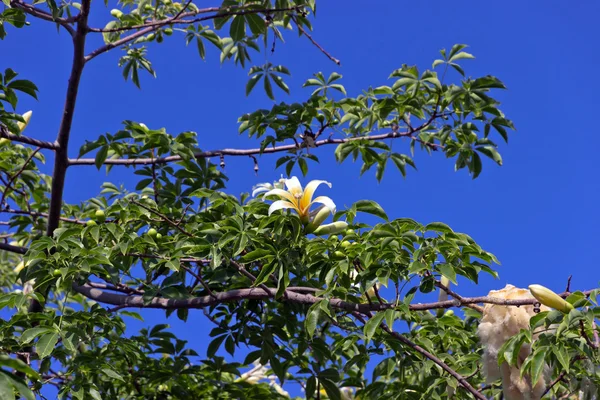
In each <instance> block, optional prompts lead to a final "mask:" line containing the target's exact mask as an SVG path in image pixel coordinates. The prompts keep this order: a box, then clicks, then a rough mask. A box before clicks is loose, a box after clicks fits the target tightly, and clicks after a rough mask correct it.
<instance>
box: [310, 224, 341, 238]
mask: <svg viewBox="0 0 600 400" xmlns="http://www.w3.org/2000/svg"><path fill="white" fill-rule="evenodd" d="M346 228H348V224H347V223H346V222H345V221H336V222H333V223H331V224H327V225H321V226H319V227H318V228H317V229H316V230H315V231H314V232H313V233H314V234H315V235H317V236H320V235H331V234H336V233H340V232H343V231H345V230H346Z"/></svg>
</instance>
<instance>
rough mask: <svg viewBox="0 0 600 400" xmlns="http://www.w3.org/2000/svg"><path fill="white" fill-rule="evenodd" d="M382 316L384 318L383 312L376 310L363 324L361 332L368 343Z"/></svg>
mask: <svg viewBox="0 0 600 400" xmlns="http://www.w3.org/2000/svg"><path fill="white" fill-rule="evenodd" d="M384 318H385V313H384V312H378V313H377V314H375V315H374V316H373V317H372V318H371V319H369V320H368V321H367V323H366V324H365V326H364V328H363V333H364V335H365V342H366V343H369V342H370V341H371V339H372V338H373V335H375V331H376V330H377V328H378V327H379V325H381V321H383V319H384Z"/></svg>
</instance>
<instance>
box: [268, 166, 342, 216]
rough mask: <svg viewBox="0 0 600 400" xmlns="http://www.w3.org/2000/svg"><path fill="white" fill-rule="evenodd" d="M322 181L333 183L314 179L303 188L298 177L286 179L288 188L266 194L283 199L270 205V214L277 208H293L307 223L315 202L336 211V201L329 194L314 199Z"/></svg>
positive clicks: (272, 190) (276, 189)
mask: <svg viewBox="0 0 600 400" xmlns="http://www.w3.org/2000/svg"><path fill="white" fill-rule="evenodd" d="M322 183H324V184H326V185H327V186H329V187H331V183H329V182H326V181H319V180H314V181H310V182H309V183H308V185H306V188H304V189H303V188H302V185H301V184H300V181H299V180H298V178H296V177H295V176H293V177H292V178H291V179H286V180H285V186H286V187H287V190H283V189H279V188H274V189H271V190H270V191H268V192H267V193H265V194H264V196H265V197H267V196H278V197H279V198H280V199H281V200H277V201H275V202H274V203H273V204H271V206H270V207H269V215H271V214H272V213H273V212H275V211H277V210H282V209H291V210H295V211H296V212H297V213H298V216H299V217H300V220H301V221H302V223H304V224H307V223H309V221H310V217H311V212H310V207H311V206H312V205H313V204H315V203H320V204H323V206H325V207H327V209H329V212H331V213H335V209H336V207H335V203H334V202H333V200H331V199H330V198H329V197H327V196H319V197H316V198H314V199H313V195H314V193H315V190H316V189H317V187H319V185H321V184H322Z"/></svg>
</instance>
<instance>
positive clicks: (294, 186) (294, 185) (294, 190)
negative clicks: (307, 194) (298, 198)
mask: <svg viewBox="0 0 600 400" xmlns="http://www.w3.org/2000/svg"><path fill="white" fill-rule="evenodd" d="M285 186H286V187H287V190H288V192H290V193H291V194H292V195H294V196H295V195H297V194H298V195H300V194H302V185H301V184H300V181H299V180H298V178H296V177H295V176H292V177H291V178H290V179H286V180H285Z"/></svg>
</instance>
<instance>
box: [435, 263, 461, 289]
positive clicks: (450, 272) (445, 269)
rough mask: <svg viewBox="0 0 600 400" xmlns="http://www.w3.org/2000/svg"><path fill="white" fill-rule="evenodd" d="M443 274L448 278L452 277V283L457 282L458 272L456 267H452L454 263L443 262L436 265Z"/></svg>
mask: <svg viewBox="0 0 600 400" xmlns="http://www.w3.org/2000/svg"><path fill="white" fill-rule="evenodd" d="M435 267H436V268H437V269H438V270H439V271H440V273H441V274H442V275H444V276H445V277H446V278H448V279H450V281H451V282H452V283H454V284H455V285H456V284H457V282H456V272H455V271H454V268H453V267H452V265H450V264H448V263H443V264H438V265H436V266H435Z"/></svg>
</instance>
